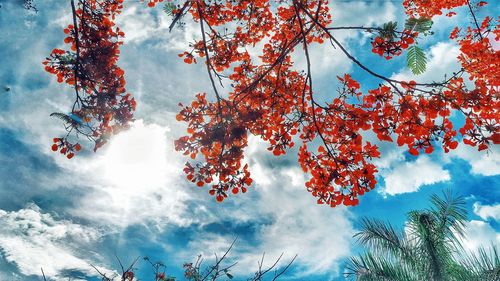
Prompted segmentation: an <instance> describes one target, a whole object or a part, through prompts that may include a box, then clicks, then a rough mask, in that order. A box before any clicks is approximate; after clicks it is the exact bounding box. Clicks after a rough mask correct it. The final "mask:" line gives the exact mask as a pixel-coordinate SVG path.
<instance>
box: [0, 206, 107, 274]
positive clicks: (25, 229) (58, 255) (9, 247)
mask: <svg viewBox="0 0 500 281" xmlns="http://www.w3.org/2000/svg"><path fill="white" fill-rule="evenodd" d="M0 224H1V225H2V228H1V229H0V249H1V252H2V254H3V256H4V257H5V259H6V260H7V261H8V262H10V263H14V264H15V265H16V266H17V267H18V269H19V271H20V272H21V273H22V274H25V275H41V271H40V268H43V270H44V272H45V275H46V276H48V277H60V278H62V277H63V276H60V274H62V273H63V272H64V271H65V270H78V271H81V272H84V273H86V274H89V275H96V271H95V270H94V269H93V268H92V267H91V266H90V263H96V260H95V258H96V256H95V254H92V253H86V254H87V256H86V257H82V255H84V254H85V252H84V251H82V250H81V247H79V246H82V245H89V244H90V243H93V242H96V241H97V240H99V239H100V237H101V233H100V232H99V230H97V229H94V228H90V227H86V226H82V225H79V224H76V223H73V222H71V221H68V220H58V219H56V218H54V217H53V216H52V215H50V214H46V213H42V212H41V210H40V209H39V208H38V207H37V206H36V205H30V206H28V207H27V208H25V209H21V210H18V211H12V212H6V211H3V210H0ZM92 256H93V258H94V260H88V259H87V258H89V257H92ZM98 268H99V269H100V270H102V271H103V272H107V273H112V272H111V271H110V270H107V269H105V268H102V267H98Z"/></svg>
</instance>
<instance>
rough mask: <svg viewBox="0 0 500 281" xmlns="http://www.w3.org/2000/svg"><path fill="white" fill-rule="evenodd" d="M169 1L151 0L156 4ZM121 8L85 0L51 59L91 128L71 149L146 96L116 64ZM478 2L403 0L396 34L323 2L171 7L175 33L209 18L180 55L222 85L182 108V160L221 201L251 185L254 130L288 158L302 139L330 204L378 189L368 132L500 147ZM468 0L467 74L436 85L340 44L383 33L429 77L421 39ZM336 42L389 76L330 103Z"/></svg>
mask: <svg viewBox="0 0 500 281" xmlns="http://www.w3.org/2000/svg"><path fill="white" fill-rule="evenodd" d="M161 2H164V1H163V0H149V1H148V2H147V3H148V6H149V7H155V5H156V4H158V3H161ZM122 3H123V0H79V1H78V5H77V7H76V8H75V5H73V9H72V13H73V24H71V25H69V26H68V28H67V29H65V32H66V34H67V36H68V37H67V38H66V39H65V43H66V44H68V45H69V46H70V48H69V50H62V49H55V50H54V51H53V52H52V54H51V55H50V57H49V58H47V60H46V61H45V64H46V69H47V71H49V72H50V73H52V74H54V75H56V76H57V79H58V81H59V82H61V83H62V82H65V83H66V84H69V85H70V86H72V87H73V88H74V90H75V94H76V100H75V103H74V105H73V108H72V110H71V114H73V115H75V116H77V117H78V118H80V119H81V120H82V121H83V123H84V124H87V126H85V127H88V128H87V129H85V130H83V131H82V130H78V127H77V126H76V125H75V126H74V125H71V124H72V123H68V122H66V124H70V126H66V128H67V131H68V134H67V135H66V136H65V137H62V139H63V140H64V142H63V144H64V145H66V143H69V144H71V143H73V141H71V140H70V138H71V137H73V138H74V137H75V136H76V137H79V136H85V137H87V138H88V139H90V140H92V141H94V143H95V145H94V150H96V149H98V148H99V147H101V146H102V145H103V144H104V143H105V142H107V141H108V139H109V138H110V137H111V136H112V135H113V134H115V133H117V132H119V131H121V130H123V129H126V128H127V127H128V124H129V122H130V121H132V120H133V116H132V114H133V111H134V109H135V100H134V99H133V98H132V97H131V95H130V94H127V93H126V91H125V88H124V87H125V80H124V78H123V75H124V71H123V70H122V69H121V68H119V67H118V66H117V65H116V63H117V60H118V54H119V45H120V44H121V41H120V40H121V38H122V37H123V36H124V34H123V32H122V31H121V30H120V29H119V28H118V27H116V26H115V22H114V19H115V16H116V15H117V14H119V13H120V11H121V9H122V6H123V5H122ZM471 5H472V4H471V3H470V2H469V1H465V0H443V1H427V0H404V1H403V6H404V7H405V9H406V13H407V15H408V17H409V18H408V20H407V21H406V22H405V24H404V28H403V29H402V30H398V29H397V24H396V23H394V22H391V23H387V24H385V25H383V26H381V27H377V26H373V27H365V26H347V27H341V26H335V25H334V24H335V22H334V21H333V20H332V17H331V13H330V10H329V6H328V2H327V1H325V0H315V1H306V0H287V1H282V0H259V1H253V0H252V1H250V0H242V1H203V0H177V1H168V3H167V7H168V12H169V13H171V16H172V17H173V20H172V24H171V26H170V29H172V28H174V26H176V24H178V23H180V22H187V21H188V20H192V21H193V22H194V23H195V24H197V25H198V26H199V32H200V33H199V35H200V38H199V39H198V40H196V41H195V42H193V43H192V44H191V45H190V46H191V49H189V50H186V51H184V52H183V53H181V54H179V57H181V59H183V60H184V62H186V63H187V64H193V63H195V64H196V63H198V62H201V63H202V64H203V65H204V67H206V69H207V73H208V78H209V80H210V82H211V84H212V90H211V91H212V92H213V95H211V96H210V95H208V96H207V93H197V94H196V97H195V99H194V100H193V101H192V102H191V103H190V104H187V105H181V109H180V112H179V114H178V115H177V120H179V121H183V122H186V123H187V126H188V128H187V135H186V136H183V137H181V138H180V139H178V140H177V141H176V142H175V148H176V150H178V151H181V152H182V153H183V154H184V155H186V156H189V157H190V158H191V160H190V162H188V163H187V164H186V166H185V168H184V172H185V173H186V175H187V178H188V180H190V181H192V182H193V183H195V184H196V185H198V186H203V185H205V184H207V185H209V186H210V188H209V194H211V195H213V196H214V197H215V198H216V200H217V201H223V200H224V199H225V198H227V197H228V196H230V195H231V194H238V193H244V192H246V191H247V189H248V188H249V187H250V186H251V184H252V179H251V176H250V171H249V169H248V166H247V165H246V164H245V161H244V154H243V151H244V149H245V148H246V147H247V146H248V137H249V136H250V135H254V136H258V137H260V138H261V139H263V140H264V141H267V143H268V150H269V151H271V152H272V153H273V154H274V155H276V156H280V155H283V154H286V152H287V150H288V149H289V148H291V147H293V146H295V143H298V146H299V159H298V162H299V164H300V166H301V167H302V169H303V170H304V172H306V173H309V180H308V181H307V183H306V188H307V190H308V191H309V192H310V193H311V194H312V195H313V196H314V197H316V199H317V202H318V203H319V204H325V205H327V206H331V207H334V206H337V205H340V204H343V205H356V204H358V202H359V199H358V196H360V195H363V194H364V193H366V192H368V191H370V190H372V189H373V188H374V187H375V185H376V178H375V177H376V172H377V167H376V166H375V165H374V164H373V163H372V160H373V158H376V157H379V156H380V152H379V150H378V147H377V146H376V145H374V144H372V143H370V142H369V141H366V139H365V138H364V136H365V135H366V131H369V132H371V133H373V134H375V135H376V136H377V137H378V139H379V140H380V141H387V142H393V141H395V140H396V142H397V144H398V145H399V146H406V147H407V148H408V152H409V153H410V154H411V155H414V156H416V155H419V154H420V153H422V152H425V153H432V152H433V151H434V150H435V147H438V146H441V147H442V148H443V150H444V151H445V152H448V151H449V150H451V149H455V148H456V147H457V146H458V143H459V141H463V143H465V144H467V145H471V146H476V147H477V148H478V150H485V149H488V148H489V147H490V146H491V145H494V144H498V143H499V142H500V133H499V130H500V125H499V116H500V114H498V108H500V107H499V106H498V105H499V104H498V96H499V95H498V89H499V86H500V73H499V72H498V69H497V68H496V67H495V66H496V64H497V62H498V61H499V59H500V51H498V50H495V49H494V48H493V46H492V43H493V41H498V40H500V28H499V25H498V24H496V25H495V24H494V20H493V19H492V18H490V17H486V18H485V19H484V20H482V21H478V19H477V18H476V16H475V12H474V11H475V10H476V9H479V8H480V7H482V6H484V5H485V2H483V1H481V2H479V3H478V4H477V5H475V6H474V9H473V8H472V6H471ZM174 6H175V8H174ZM460 6H469V8H470V9H469V10H470V14H471V15H472V17H473V22H472V23H471V25H467V23H465V22H464V23H462V24H461V25H460V27H457V28H456V29H455V30H454V31H453V32H452V34H451V36H450V37H451V38H452V39H456V40H457V42H458V44H459V45H460V51H461V52H460V55H459V57H458V59H459V61H460V63H461V66H462V68H461V69H459V70H457V71H455V72H453V73H452V74H451V75H449V76H447V77H445V78H443V79H442V80H437V81H435V82H430V83H423V82H416V81H400V80H395V79H392V78H389V77H387V76H384V75H383V74H380V73H378V72H377V71H375V70H373V69H371V68H370V67H368V66H366V65H365V64H364V63H362V62H361V61H360V60H358V59H357V58H356V57H355V56H353V54H352V53H351V52H350V50H348V49H347V48H346V47H345V46H344V45H343V44H342V43H341V42H339V40H338V39H337V35H336V31H337V30H357V31H361V32H367V33H369V34H372V35H373V39H372V42H371V45H372V52H374V53H375V54H377V55H379V56H382V57H384V58H386V59H387V60H390V59H392V58H393V57H395V56H399V55H401V54H402V53H403V51H404V50H406V49H408V65H409V67H410V68H411V69H412V71H414V72H415V73H421V72H423V71H424V69H425V61H426V59H425V56H424V53H423V52H422V50H420V49H418V47H416V46H415V45H414V44H416V43H417V41H418V40H419V39H420V38H421V36H422V35H432V32H431V31H430V29H431V27H432V18H433V16H435V15H438V14H441V11H442V10H443V9H453V8H456V7H460ZM325 41H328V42H329V43H331V45H333V47H335V48H338V49H339V50H340V51H341V52H342V53H343V54H344V55H345V56H346V57H347V58H348V59H350V60H351V61H352V62H353V63H354V64H355V65H356V66H358V67H359V68H360V69H362V70H363V71H365V72H366V73H367V74H368V75H371V76H373V77H375V78H377V79H380V81H381V83H382V84H380V86H379V87H377V88H375V89H369V90H366V91H365V90H364V91H361V85H360V84H359V83H358V82H357V81H356V80H355V79H354V78H353V77H352V76H351V75H349V74H344V75H339V76H338V80H339V82H340V87H339V89H338V94H336V95H334V96H332V97H331V98H329V100H326V101H320V100H319V98H318V94H317V93H316V91H315V88H314V87H313V76H312V73H311V69H312V67H313V63H314V62H313V61H312V60H311V56H310V53H309V52H310V48H311V46H313V45H315V44H322V43H324V42H325ZM258 46H260V47H258ZM257 47H258V48H260V49H259V50H257V51H258V52H259V55H258V56H254V55H252V54H251V53H250V52H249V50H250V49H256V48H257ZM410 47H411V48H410ZM297 53H300V54H302V56H303V57H305V60H306V68H305V69H297V67H296V66H294V62H293V60H292V54H297ZM463 76H469V77H470V79H471V80H472V83H469V84H467V83H465V82H464V80H463ZM223 80H229V81H228V82H229V83H226V84H231V88H230V90H229V93H228V94H223V93H222V92H221V91H220V90H219V86H218V84H221V85H222V84H223ZM453 112H456V113H457V114H459V115H461V116H462V117H463V118H464V119H465V124H464V125H463V126H462V127H461V128H455V126H454V124H453V123H452V121H451V119H450V116H451V114H452V113H453ZM68 115H69V114H68ZM70 133H71V134H70Z"/></svg>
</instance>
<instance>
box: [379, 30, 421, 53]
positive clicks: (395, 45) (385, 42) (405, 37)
mask: <svg viewBox="0 0 500 281" xmlns="http://www.w3.org/2000/svg"><path fill="white" fill-rule="evenodd" d="M417 36H418V32H416V31H411V30H407V29H405V30H403V31H402V32H401V33H400V37H399V38H398V39H399V40H395V38H393V37H391V36H385V37H381V36H377V37H375V39H373V41H372V47H373V48H372V52H373V53H375V54H378V55H379V56H381V57H385V58H386V59H387V60H389V59H391V58H393V57H395V56H399V55H401V53H402V52H403V50H404V49H407V48H408V47H409V46H410V45H411V44H413V43H415V38H416V37H417Z"/></svg>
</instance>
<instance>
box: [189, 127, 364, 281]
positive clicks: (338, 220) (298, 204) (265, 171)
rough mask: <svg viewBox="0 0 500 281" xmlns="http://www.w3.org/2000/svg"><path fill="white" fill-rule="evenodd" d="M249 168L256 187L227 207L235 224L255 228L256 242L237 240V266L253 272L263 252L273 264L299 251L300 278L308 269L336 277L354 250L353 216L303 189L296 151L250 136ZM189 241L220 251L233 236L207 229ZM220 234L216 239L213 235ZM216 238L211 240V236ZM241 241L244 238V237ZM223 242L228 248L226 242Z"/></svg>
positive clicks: (194, 247)
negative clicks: (277, 149) (281, 152)
mask: <svg viewBox="0 0 500 281" xmlns="http://www.w3.org/2000/svg"><path fill="white" fill-rule="evenodd" d="M245 156H246V158H247V159H248V162H249V166H250V171H251V173H252V175H253V178H254V179H255V190H252V191H250V192H249V193H250V194H245V197H247V196H252V195H253V196H255V197H254V198H244V199H243V200H241V201H238V202H237V203H235V204H236V205H235V206H234V207H232V208H230V209H227V210H226V209H225V210H223V214H222V215H221V216H222V217H226V216H229V219H230V220H231V221H234V223H235V224H238V222H250V223H252V224H254V227H255V228H256V231H255V237H253V238H252V239H256V241H255V242H254V243H252V244H251V245H250V244H247V245H246V246H245V243H243V245H241V244H237V245H236V247H235V250H234V253H233V254H232V255H233V256H235V257H236V260H238V266H237V268H236V269H235V270H238V271H241V272H242V273H249V272H251V271H252V270H254V269H256V268H257V261H260V259H261V257H262V254H263V253H264V252H265V255H266V262H265V265H271V264H272V262H274V261H275V259H276V258H278V257H279V256H280V255H281V253H284V256H283V263H286V262H288V261H290V259H291V258H292V257H293V256H294V255H296V254H297V255H298V257H297V260H296V262H295V263H294V267H298V268H300V270H299V272H300V273H299V274H300V275H298V276H297V277H298V278H300V277H301V276H302V277H303V276H306V275H308V274H328V275H331V276H336V275H337V274H338V273H339V271H340V266H341V260H342V259H343V258H345V257H347V256H349V255H350V254H351V238H352V235H353V234H354V231H355V230H354V227H353V225H352V221H351V219H352V218H353V215H352V214H351V212H350V211H348V210H347V209H346V208H344V207H337V208H334V209H331V208H327V207H325V206H319V205H316V204H315V202H316V200H315V199H314V197H312V196H311V195H310V194H309V193H308V192H307V191H306V189H305V187H304V183H305V180H306V179H305V175H304V173H303V172H302V170H301V169H300V168H299V167H298V166H295V164H291V166H290V165H287V164H285V163H289V161H291V162H293V161H295V160H293V159H290V158H294V156H287V157H285V158H286V159H283V158H281V159H280V158H276V157H274V156H272V155H270V154H269V152H268V151H267V150H266V149H265V144H264V142H263V141H261V140H259V139H258V138H256V137H251V138H250V145H249V149H248V150H247V151H246V153H245ZM200 237H203V238H204V239H197V240H196V241H192V242H191V243H190V246H189V249H188V251H189V252H190V253H193V252H194V253H196V252H202V253H204V254H211V253H213V252H218V253H220V252H222V251H223V250H225V247H227V246H228V245H229V243H230V242H231V240H232V239H234V237H233V236H224V237H223V239H222V240H221V238H220V237H218V238H217V237H211V236H210V235H206V234H203V235H201V236H200ZM215 238H217V239H215ZM212 239H214V241H216V243H207V242H206V241H207V240H212ZM240 240H244V238H241V239H240ZM224 246H225V247H224Z"/></svg>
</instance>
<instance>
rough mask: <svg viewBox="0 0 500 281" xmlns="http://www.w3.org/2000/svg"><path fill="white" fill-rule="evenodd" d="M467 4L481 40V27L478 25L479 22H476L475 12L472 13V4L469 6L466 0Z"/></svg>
mask: <svg viewBox="0 0 500 281" xmlns="http://www.w3.org/2000/svg"><path fill="white" fill-rule="evenodd" d="M467 6H468V7H469V11H470V13H471V15H472V18H473V19H474V23H475V24H476V27H477V34H479V38H481V40H483V35H482V34H481V28H480V27H479V23H478V22H477V18H476V14H475V13H474V11H472V6H471V4H470V1H469V0H467Z"/></svg>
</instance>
